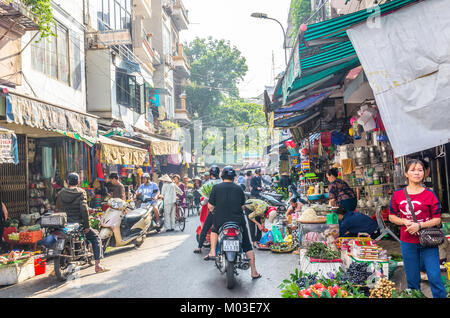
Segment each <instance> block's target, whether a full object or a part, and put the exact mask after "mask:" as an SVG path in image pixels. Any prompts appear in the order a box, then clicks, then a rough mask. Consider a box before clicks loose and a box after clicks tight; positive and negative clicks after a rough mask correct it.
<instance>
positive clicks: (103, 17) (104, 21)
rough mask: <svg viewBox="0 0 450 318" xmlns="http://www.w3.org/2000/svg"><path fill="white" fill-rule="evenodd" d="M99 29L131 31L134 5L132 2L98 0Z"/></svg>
mask: <svg viewBox="0 0 450 318" xmlns="http://www.w3.org/2000/svg"><path fill="white" fill-rule="evenodd" d="M97 1H98V2H99V4H98V8H97V19H98V29H99V30H100V31H105V30H123V29H129V30H131V17H132V14H133V12H132V8H133V3H132V1H131V0H97Z"/></svg>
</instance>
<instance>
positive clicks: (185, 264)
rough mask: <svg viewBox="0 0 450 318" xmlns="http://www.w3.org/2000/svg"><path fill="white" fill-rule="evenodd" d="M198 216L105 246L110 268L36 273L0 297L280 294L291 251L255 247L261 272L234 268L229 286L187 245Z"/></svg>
mask: <svg viewBox="0 0 450 318" xmlns="http://www.w3.org/2000/svg"><path fill="white" fill-rule="evenodd" d="M198 223H199V221H198V217H197V216H191V217H189V218H188V219H187V221H186V229H185V231H184V232H179V231H176V232H169V233H162V234H155V235H150V236H148V237H147V239H146V241H145V242H144V244H143V245H142V246H141V247H140V248H139V249H136V248H134V247H129V248H128V247H125V248H120V249H115V250H111V251H108V252H107V253H106V255H105V259H104V261H103V263H104V264H105V265H106V266H107V267H109V268H111V271H110V272H107V273H102V274H93V271H94V269H93V267H89V268H87V269H83V270H81V272H80V275H81V279H80V280H79V281H72V282H66V283H61V282H58V281H57V279H56V278H55V277H49V276H48V274H49V273H50V272H51V271H52V269H53V265H50V266H48V267H47V273H46V274H45V276H36V277H34V278H33V279H31V280H29V281H25V282H23V283H21V284H18V285H13V286H10V287H4V288H2V289H0V298H8V297H11V298H16V297H20V298H28V297H36V298H92V297H95V298H98V297H101V298H269V297H275V298H279V297H280V291H279V289H278V288H277V286H278V285H279V284H280V283H281V282H282V280H283V279H284V278H286V277H285V276H286V275H288V274H287V273H292V272H293V270H295V267H296V265H297V263H298V260H297V257H298V256H297V255H293V254H273V253H271V252H270V251H256V265H257V268H258V270H259V271H260V273H261V274H262V276H263V277H262V278H261V279H258V280H255V281H252V279H251V278H250V270H248V271H245V272H243V271H239V276H238V277H237V284H236V287H235V288H234V289H233V290H228V289H227V288H226V285H225V276H222V275H221V274H220V273H219V271H218V270H217V268H216V267H215V266H214V262H212V261H208V262H207V261H204V260H203V259H202V258H203V255H206V253H207V250H206V249H204V250H203V253H202V256H200V255H198V254H194V253H193V252H192V251H193V250H194V248H195V247H196V240H195V229H196V227H197V226H198Z"/></svg>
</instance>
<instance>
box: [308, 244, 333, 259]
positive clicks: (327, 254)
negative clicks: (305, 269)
mask: <svg viewBox="0 0 450 318" xmlns="http://www.w3.org/2000/svg"><path fill="white" fill-rule="evenodd" d="M306 256H308V257H311V258H316V259H324V260H334V259H338V258H339V257H340V256H341V254H340V252H339V251H336V250H333V249H332V248H330V247H328V246H326V244H325V243H322V242H313V243H311V245H310V246H309V247H308V249H307V251H306Z"/></svg>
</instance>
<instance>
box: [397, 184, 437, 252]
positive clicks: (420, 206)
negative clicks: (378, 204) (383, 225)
mask: <svg viewBox="0 0 450 318" xmlns="http://www.w3.org/2000/svg"><path fill="white" fill-rule="evenodd" d="M409 197H410V198H411V204H412V205H413V207H414V211H415V214H416V218H417V222H418V223H423V222H427V221H429V220H431V219H433V218H440V217H441V210H442V207H441V204H440V203H439V200H438V198H437V196H436V194H435V193H434V192H433V191H432V190H430V189H425V190H423V191H422V192H421V193H418V194H409ZM389 214H391V215H396V216H398V217H399V218H402V219H408V220H410V221H411V222H414V220H413V218H412V214H411V211H410V208H409V205H408V201H407V200H406V196H405V193H404V192H403V189H399V190H397V191H395V192H394V195H393V197H392V200H391V203H390V205H389ZM400 240H402V241H403V242H406V243H416V244H417V243H419V237H418V236H417V235H412V234H409V233H408V232H407V231H406V226H403V225H402V226H401V228H400Z"/></svg>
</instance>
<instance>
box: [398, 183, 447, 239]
mask: <svg viewBox="0 0 450 318" xmlns="http://www.w3.org/2000/svg"><path fill="white" fill-rule="evenodd" d="M403 191H404V193H405V196H406V200H407V201H408V205H409V209H410V210H411V215H412V218H413V220H414V222H415V223H418V222H417V217H416V212H415V211H414V206H413V204H412V203H411V198H410V197H409V195H408V191H407V190H406V188H404V189H403ZM418 235H419V243H420V245H422V246H423V247H438V246H439V245H441V244H442V243H444V240H445V235H444V232H442V231H441V229H440V228H438V227H429V228H426V229H421V230H419V232H418Z"/></svg>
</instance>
